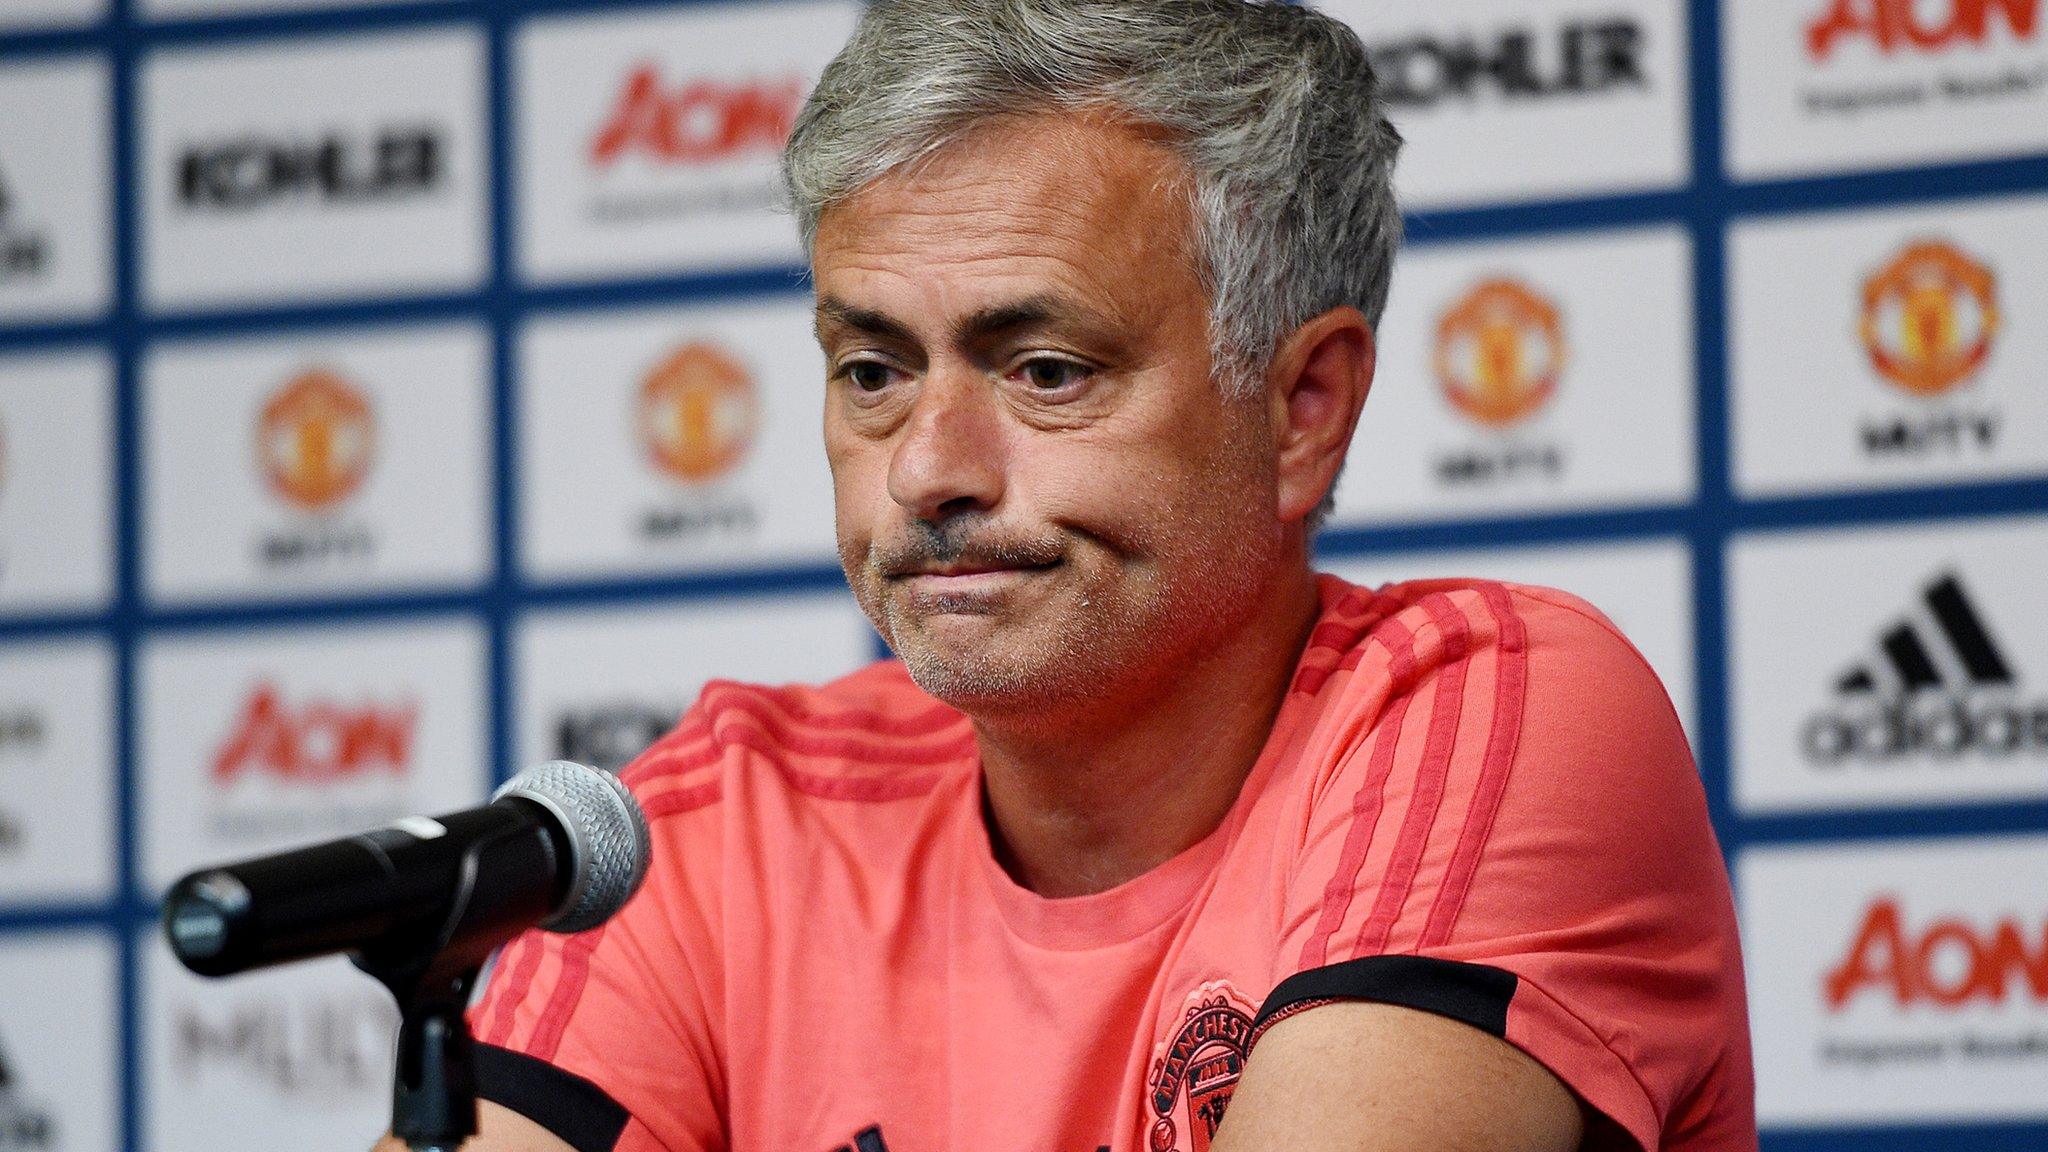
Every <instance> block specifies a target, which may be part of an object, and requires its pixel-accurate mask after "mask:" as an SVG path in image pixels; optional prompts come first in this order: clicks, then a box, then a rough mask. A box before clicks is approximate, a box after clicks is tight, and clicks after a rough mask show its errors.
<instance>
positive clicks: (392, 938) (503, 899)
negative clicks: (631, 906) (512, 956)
mask: <svg viewBox="0 0 2048 1152" xmlns="http://www.w3.org/2000/svg"><path fill="white" fill-rule="evenodd" d="M649 854H650V846H649V839H648V834H647V818H646V816H645V815H643V814H642V813H641V811H640V805H639V804H638V802H636V801H635V800H634V799H633V794H632V793H631V792H629V791H627V790H626V786H625V784H623V783H621V782H620V780H619V778H618V777H616V776H614V775H612V774H611V773H609V772H600V771H598V770H597V769H595V768H587V767H585V766H583V765H581V764H574V763H571V762H569V761H567V760H554V761H550V762H549V763H546V764H541V765H539V766H537V767H534V768H529V769H527V770H526V771H524V772H522V773H520V774H519V775H518V776H516V777H514V778H513V779H512V780H511V781H510V782H508V783H507V784H506V785H505V786H504V787H502V788H500V789H498V791H497V792H496V793H495V794H493V796H492V797H491V802H490V803H489V804H486V805H484V806H483V807H481V808H470V809H467V810H464V811H461V812H451V813H449V814H448V815H445V816H437V817H431V818H430V817H424V816H410V817H406V818H405V819H402V820H399V821H397V822H395V823H393V824H391V825H389V826H387V827H384V828H379V829H377V830H375V831H372V832H365V833H363V834H362V835H360V836H351V837H348V838H347V839H343V840H335V841H331V842H329V843H326V844H316V845H314V846H312V847H309V848H300V849H296V850H294V851H290V852H281V853H278V854H276V855H273V856H263V857H259V858H257V859H254V860H245V861H242V862H241V863H238V864H229V865H226V866H224V867H218V868H207V869H203V870H201V871H198V872H194V873H192V874H191V875H189V876H186V877H185V878H184V879H182V880H179V881H178V882H177V883H176V884H174V885H172V887H171V890H170V892H169V894H168V895H166V896H165V898H164V934H165V936H166V937H168V938H169V940H170V945H171V951H172V952H173V953H175V954H176V955H177V957H178V959H179V961H181V962H182V963H183V964H184V965H185V967H187V968H189V969H191V970H192V971H194V972H197V973H199V974H200V975H202V976H229V975H233V974H234V973H237V972H246V971H248V970H250V969H253V968H264V967H268V966H270V965H273V964H284V963H288V962H290V961H294V960H305V959H309V958H311V957H315V956H325V955H328V954H330V953H336V952H350V953H354V954H355V955H356V958H357V962H358V966H362V965H363V964H364V962H365V959H366V957H371V956H379V955H391V954H422V955H432V954H436V953H442V952H446V951H449V950H451V949H457V948H460V949H462V950H465V951H475V950H478V949H481V950H482V951H479V952H478V953H477V954H478V956H479V958H480V957H481V956H482V955H483V954H484V953H487V952H488V950H489V949H491V948H495V947H496V946H498V945H499V944H502V943H504V942H505V941H507V940H510V939H511V938H512V937H514V936H517V935H518V934H519V933H521V932H523V931H525V930H526V929H528V928H531V927H533V926H534V925H536V924H537V925H539V926H540V927H542V928H544V929H547V930H548V931H551V932H565V933H566V932H582V931H585V930H586V929H590V928H594V927H596V926H597V925H599V924H601V923H603V922H604V921H605V920H606V919H607V918H608V917H610V916H611V915H612V914H613V913H614V912H617V911H618V910H619V909H620V908H621V907H624V906H625V903H626V901H627V900H628V899H630V898H631V897H632V895H633V893H634V892H635V891H637V890H638V889H639V887H640V882H641V880H642V879H644V878H645V877H646V875H647V862H648V857H649Z"/></svg>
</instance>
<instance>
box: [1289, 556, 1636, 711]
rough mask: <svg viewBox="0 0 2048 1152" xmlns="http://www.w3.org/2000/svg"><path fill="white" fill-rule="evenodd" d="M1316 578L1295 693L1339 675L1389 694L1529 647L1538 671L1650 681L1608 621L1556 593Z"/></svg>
mask: <svg viewBox="0 0 2048 1152" xmlns="http://www.w3.org/2000/svg"><path fill="white" fill-rule="evenodd" d="M1322 580H1323V587H1324V594H1323V602H1324V609H1323V615H1322V618H1321V619H1320V620H1319V621H1318V622H1317V626H1316V629H1315V631H1314V633H1313V634H1312V635H1311V637H1310V639H1309V644H1308V648H1307V650H1306V651H1305V652H1304V653H1303V657H1302V662H1301V672H1300V673H1298V674H1297V678H1296V688H1297V689H1303V688H1306V689H1309V690H1316V689H1320V688H1321V687H1322V685H1323V683H1324V682H1325V681H1326V680H1328V679H1329V678H1330V677H1332V676H1334V675H1335V674H1337V673H1339V672H1359V673H1361V674H1362V675H1361V676H1359V677H1357V678H1356V680H1357V681H1358V682H1359V686H1360V687H1370V686H1373V685H1378V686H1379V687H1380V688H1392V689H1393V690H1394V691H1399V690H1401V689H1402V688H1405V687H1411V686H1413V685H1414V683H1415V682H1417V681H1420V680H1423V679H1427V678H1429V676H1430V674H1431V673H1432V672H1433V671H1435V670H1436V669H1439V668H1442V667H1445V666H1449V665H1454V664H1463V663H1465V662H1469V661H1472V660H1475V659H1482V658H1484V659H1488V660H1493V661H1497V660H1498V658H1499V657H1500V656H1501V655H1507V656H1509V657H1515V658H1520V657H1525V656H1526V654H1527V653H1528V652H1529V651H1530V650H1531V649H1532V648H1539V647H1540V648H1541V649H1542V650H1543V652H1544V654H1545V657H1546V659H1545V663H1546V665H1552V666H1555V665H1556V664H1560V663H1562V664H1565V665H1569V666H1572V667H1574V668H1576V669H1578V670H1579V671H1580V672H1581V673H1583V674H1586V675H1592V676H1604V675H1615V676H1623V677H1636V676H1641V675H1650V676H1652V677H1654V673H1651V672H1650V670H1649V665H1648V663H1647V662H1646V661H1645V660H1644V659H1643V657H1642V655H1641V653H1640V652H1638V651H1637V650H1636V648H1635V646H1634V644H1632V643H1631V642H1630V641H1629V639H1628V638H1627V636H1625V635H1624V634H1623V633H1622V631H1621V629H1620V628H1618V627H1616V626H1615V624H1614V622H1613V621H1612V620H1610V619H1608V617H1607V616H1606V615H1605V614H1604V613H1602V612H1601V611H1600V610H1599V609H1598V608H1595V607H1594V606H1593V605H1591V604H1589V603H1587V602H1586V601H1584V600H1582V599H1580V598H1579V597H1577V596H1574V595H1572V594H1571V593H1569V592H1564V591H1561V590H1559V589H1556V588H1546V587H1542V586H1540V585H1534V584H1519V583H1513V582H1509V581H1502V580H1482V579H1474V578H1466V577H1452V578H1443V579H1428V580H1408V581H1401V582H1398V583H1391V584H1384V585H1381V586H1379V587H1376V588H1372V587H1365V586H1363V585H1353V584H1349V583H1346V582H1344V581H1342V580H1339V579H1337V578H1335V577H1331V576H1324V577H1322ZM1390 681H1391V682H1392V683H1389V682H1390Z"/></svg>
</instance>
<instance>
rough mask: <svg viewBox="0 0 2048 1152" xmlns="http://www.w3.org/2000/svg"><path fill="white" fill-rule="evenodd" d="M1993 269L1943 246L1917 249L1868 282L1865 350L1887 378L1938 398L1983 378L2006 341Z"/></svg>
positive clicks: (1911, 247) (1910, 249)
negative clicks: (1998, 344) (1995, 343)
mask: <svg viewBox="0 0 2048 1152" xmlns="http://www.w3.org/2000/svg"><path fill="white" fill-rule="evenodd" d="M1996 283H1997V282H1996V279H1995V277H1993V275H1992V273H1991V269H1989V268H1987V267H1985V266H1984V265H1983V264H1982V263H1980V262H1978V261H1977V260H1974V259H1972V258H1971V257H1970V256H1969V255H1968V254H1966V253H1964V252H1962V251H1961V250H1960V249H1958V248H1956V247H1955V246H1954V245H1951V244H1946V243H1943V242H1941V241H1938V240H1934V241H1923V242H1920V243H1917V244H1912V245H1909V246H1908V247H1907V248H1906V250H1905V251H1903V252H1901V253H1899V255H1898V256H1897V257H1895V258H1894V259H1893V260H1892V261H1891V263H1889V264H1886V265H1885V266H1884V267H1883V268H1880V269H1878V271H1877V272H1875V273H1874V274H1872V275H1871V277H1870V278H1869V279H1868V280H1866V281H1865V282H1864V284H1863V323H1862V335H1863V347H1864V349H1865V350H1866V351H1867V352H1868V353H1869V354H1870V365H1871V367H1873V368H1875V369H1877V372H1878V374H1879V375H1880V376H1883V377H1884V378H1885V379H1886V380H1889V381H1891V382H1892V383H1893V384H1896V385H1897V386H1899V387H1900V388H1903V389H1905V390H1906V391H1908V392H1911V393H1913V394H1915V395H1919V396H1933V395H1937V394H1939V393H1942V392H1946V391H1948V390H1949V389H1951V388H1954V387H1956V386H1957V385H1959V384H1961V383H1963V382H1964V381H1966V380H1968V379H1969V378H1970V377H1972V376H1974V375H1976V373H1977V370H1978V369H1979V368H1981V367H1983V366H1984V360H1985V358H1986V357H1988V356H1990V355H1991V342H1992V340H1993V339H1994V338H1995V337H1996V336H1997V335H1998V325H1999V315H1998V299H1997V295H1996Z"/></svg>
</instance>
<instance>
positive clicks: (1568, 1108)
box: [1214, 1001, 1584, 1152]
mask: <svg viewBox="0 0 2048 1152" xmlns="http://www.w3.org/2000/svg"><path fill="white" fill-rule="evenodd" d="M1583 1131H1584V1120H1583V1118H1582V1116H1581V1115H1580V1111H1579V1104H1578V1101H1577V1100H1575V1099H1574V1098H1573V1097H1572V1094H1571V1092H1570V1091H1569V1090H1567V1089H1566V1088H1565V1086H1564V1084H1563V1083H1561V1082H1560V1081H1559V1080H1558V1079H1557V1077H1555V1076H1553V1075H1551V1074H1550V1072H1549V1071H1548V1070H1547V1069H1545V1068H1544V1067H1543V1066H1542V1065H1541V1064H1538V1063H1537V1062H1536V1061H1534V1060H1532V1059H1530V1058H1529V1056H1528V1055H1526V1054H1524V1053H1523V1052H1522V1051H1521V1050H1520V1049H1518V1048H1516V1047H1514V1046H1513V1045H1512V1044H1509V1043H1508V1042H1507V1041H1505V1040H1500V1039H1497V1038H1495V1037H1493V1036H1489V1035H1487V1034H1486V1033H1484V1032H1482V1031H1480V1030H1479V1029H1477V1028H1473V1027H1470V1026H1469V1025H1466V1024H1461V1023H1459V1022H1457V1021H1455V1020H1450V1019H1446V1018H1444V1017H1441V1016H1436V1015H1432V1014H1430V1013H1427V1012H1418V1011H1416V1010H1414V1009H1412V1008H1398V1007H1395V1006H1393V1005H1389V1004H1374V1003H1369V1002H1364V1001H1354V1002H1345V1003H1338V1004H1325V1005H1322V1006H1320V1007H1316V1008H1312V1009H1309V1010H1308V1011H1305V1012H1299V1013H1296V1014H1294V1015H1292V1016H1289V1017H1287V1018H1285V1019H1283V1020H1281V1021H1279V1022H1278V1023H1276V1024H1274V1025H1273V1026H1272V1028H1271V1029H1270V1030H1268V1031H1267V1032H1266V1034H1265V1035H1264V1036H1262V1037H1261V1038H1260V1039H1259V1042H1258V1047H1257V1048H1255V1049H1254V1050H1253V1054H1252V1058H1251V1060H1250V1062H1249V1063H1248V1064H1247V1066H1246V1068H1245V1073H1244V1078H1243V1079H1242V1080H1241V1081H1240V1082H1239V1083H1238V1086H1237V1091H1236V1093H1235V1094H1234V1095H1233V1096H1232V1097H1231V1101H1230V1111H1229V1112H1228V1113H1227V1114H1226V1115H1225V1117H1224V1121H1223V1126H1222V1128H1221V1129H1220V1130H1219V1131H1218V1132H1217V1133H1216V1137H1217V1139H1216V1144H1215V1145H1214V1147H1215V1149H1216V1152H1263V1150H1265V1149H1273V1148H1286V1149H1290V1150H1297V1152H1414V1150H1417V1149H1428V1150H1429V1152H1571V1149H1574V1148H1577V1147H1578V1146H1579V1140H1580V1137H1581V1135H1582V1134H1583Z"/></svg>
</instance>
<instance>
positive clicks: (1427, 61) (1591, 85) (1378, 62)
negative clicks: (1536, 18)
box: [1370, 18, 1650, 108]
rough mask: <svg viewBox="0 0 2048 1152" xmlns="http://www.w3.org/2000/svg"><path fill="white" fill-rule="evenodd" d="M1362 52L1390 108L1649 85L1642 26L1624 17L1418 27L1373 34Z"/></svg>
mask: <svg viewBox="0 0 2048 1152" xmlns="http://www.w3.org/2000/svg"><path fill="white" fill-rule="evenodd" d="M1370 51H1371V53H1372V65H1373V71H1374V72H1375V73H1377V74H1378V76H1379V92H1380V98H1381V99H1383V100H1385V101H1386V102H1387V103H1388V104H1390V105H1393V106H1394V107H1396V108H1400V107H1424V108H1426V107H1430V106H1432V105H1435V104H1439V103H1441V102H1443V101H1444V100H1446V99H1450V98H1459V99H1464V100H1471V99H1474V98H1477V97H1482V96H1492V97H1503V98H1506V99H1510V100H1541V99H1547V98H1551V97H1560V96H1588V95H1595V94H1599V93H1605V92H1612V91H1616V90H1620V89H1635V90H1645V89H1647V88H1649V86H1650V80H1649V77H1648V75H1647V74H1646V73H1645V72H1644V71H1643V29H1642V26H1641V25H1639V24H1637V23H1636V22H1635V21H1633V20H1629V19H1624V18H1612V19H1601V20H1573V21H1568V22H1566V23H1564V24H1561V25H1558V26H1556V27H1539V26H1535V25H1515V26H1511V27H1507V28H1502V29H1499V30H1496V31H1493V32H1489V33H1484V34H1475V33H1471V32H1461V33H1457V34H1448V35H1437V34H1423V35H1419V36H1410V37H1406V38H1402V39H1395V40H1385V41H1380V42H1378V43H1375V44H1373V45H1372V46H1371V49H1370Z"/></svg>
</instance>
